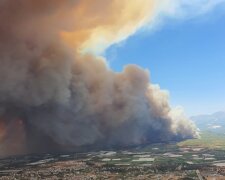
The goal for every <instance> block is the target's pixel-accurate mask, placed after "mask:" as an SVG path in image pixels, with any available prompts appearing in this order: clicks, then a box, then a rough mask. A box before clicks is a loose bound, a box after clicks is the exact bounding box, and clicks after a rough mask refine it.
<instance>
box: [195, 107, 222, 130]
mask: <svg viewBox="0 0 225 180" xmlns="http://www.w3.org/2000/svg"><path fill="white" fill-rule="evenodd" d="M191 120H192V121H194V123H195V124H196V126H197V127H198V128H199V129H200V130H201V131H212V132H218V133H225V111H220V112H216V113H214V114H211V115H199V116H192V117H191Z"/></svg>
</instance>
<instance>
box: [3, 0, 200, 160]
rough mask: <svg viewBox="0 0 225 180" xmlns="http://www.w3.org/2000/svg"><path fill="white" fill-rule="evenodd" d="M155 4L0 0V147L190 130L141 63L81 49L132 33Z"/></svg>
mask: <svg viewBox="0 0 225 180" xmlns="http://www.w3.org/2000/svg"><path fill="white" fill-rule="evenodd" d="M154 6H155V5H154V1H151V0H142V3H140V1H135V0H97V1H93V0H63V1H62V0H47V1H46V0H16V1H15V0H2V1H0V155H2V156H3V155H10V154H21V153H33V152H51V151H66V150H76V149H79V148H81V147H94V146H99V145H101V146H103V147H110V146H124V145H130V144H139V143H145V142H149V143H153V142H162V141H163V142H165V141H170V140H180V139H183V138H192V137H195V136H196V131H195V127H194V125H193V124H192V123H191V122H189V121H188V120H187V119H185V118H184V116H183V115H182V114H180V113H179V112H178V113H177V111H176V110H174V109H171V108H170V106H169V104H168V95H167V93H166V92H164V91H162V90H160V88H159V87H158V86H156V85H152V84H150V83H149V82H150V80H149V72H148V71H147V70H143V69H141V68H139V67H137V66H135V65H128V66H126V67H125V68H124V70H123V72H121V73H116V72H113V71H112V70H111V69H110V68H109V67H108V66H107V64H106V62H105V60H104V59H103V58H98V57H95V56H94V55H90V54H88V53H87V52H90V51H92V52H94V51H98V50H103V49H104V48H106V47H107V46H109V45H110V44H112V43H116V42H118V41H120V40H123V39H125V38H126V37H127V36H128V35H130V34H132V33H134V32H135V31H136V30H137V29H138V28H139V27H141V26H142V25H143V23H145V22H147V21H150V20H151V18H152V16H153V15H152V14H154ZM95 43H96V46H95ZM101 44H102V46H101ZM92 54H93V53H92Z"/></svg>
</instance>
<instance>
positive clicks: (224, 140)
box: [178, 131, 225, 150]
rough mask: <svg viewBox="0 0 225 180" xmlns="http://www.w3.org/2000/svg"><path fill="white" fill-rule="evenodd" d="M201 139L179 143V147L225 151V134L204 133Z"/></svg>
mask: <svg viewBox="0 0 225 180" xmlns="http://www.w3.org/2000/svg"><path fill="white" fill-rule="evenodd" d="M200 136H201V137H200V138H199V139H190V140H186V141H182V142H180V143H178V146H181V147H184V146H190V147H204V148H209V149H223V150H225V134H222V133H221V134H219V133H213V132H209V131H204V132H202V133H201V134H200Z"/></svg>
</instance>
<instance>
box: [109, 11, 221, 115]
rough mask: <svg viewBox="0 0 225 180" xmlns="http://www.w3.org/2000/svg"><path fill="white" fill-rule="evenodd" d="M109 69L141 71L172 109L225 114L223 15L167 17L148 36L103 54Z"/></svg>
mask: <svg viewBox="0 0 225 180" xmlns="http://www.w3.org/2000/svg"><path fill="white" fill-rule="evenodd" d="M105 56H106V58H107V59H108V61H109V64H110V66H111V68H112V69H113V70H115V71H121V70H122V69H123V67H124V66H125V65H126V64H137V65H139V66H141V67H143V68H147V69H149V70H150V73H151V81H152V82H153V83H155V84H159V85H160V87H161V88H162V89H166V90H168V91H169V92H170V102H171V104H172V106H177V105H181V106H182V107H183V108H184V110H185V112H186V114H187V115H189V116H191V115H196V114H204V113H207V114H208V113H212V112H215V111H219V110H225V11H224V8H215V9H214V10H212V11H210V12H208V13H205V14H202V15H200V16H197V17H194V18H189V19H188V18H186V19H183V18H182V19H179V18H178V19H174V18H167V19H164V20H163V24H162V25H160V26H158V27H157V28H156V29H155V30H154V31H147V30H142V31H140V32H138V33H136V34H135V35H133V36H131V37H130V38H129V39H127V40H126V41H125V42H123V43H120V44H119V45H113V46H111V47H110V48H108V49H107V51H106V52H105Z"/></svg>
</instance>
